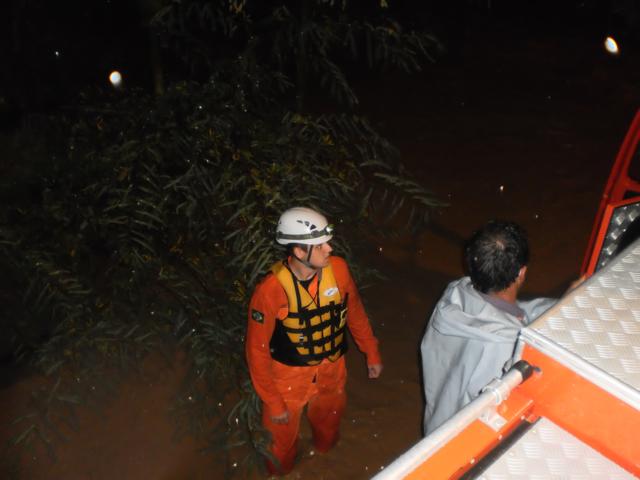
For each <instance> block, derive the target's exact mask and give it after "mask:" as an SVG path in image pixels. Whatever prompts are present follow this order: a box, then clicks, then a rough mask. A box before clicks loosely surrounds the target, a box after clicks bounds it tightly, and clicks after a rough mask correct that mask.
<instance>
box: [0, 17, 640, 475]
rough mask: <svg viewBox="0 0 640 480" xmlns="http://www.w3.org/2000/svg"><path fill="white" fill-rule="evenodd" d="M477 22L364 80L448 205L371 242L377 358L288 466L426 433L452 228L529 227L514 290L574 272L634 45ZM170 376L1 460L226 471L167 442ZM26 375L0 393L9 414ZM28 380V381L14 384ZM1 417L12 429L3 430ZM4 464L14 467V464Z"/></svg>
mask: <svg viewBox="0 0 640 480" xmlns="http://www.w3.org/2000/svg"><path fill="white" fill-rule="evenodd" d="M519 30H520V28H516V27H509V26H506V25H505V24H501V23H500V22H495V21H494V22H489V21H485V22H480V21H477V22H476V23H475V24H471V25H470V28H469V29H468V30H467V33H466V39H465V41H464V42H462V43H461V44H462V45H463V47H462V48H461V49H460V50H459V51H458V52H456V54H455V55H454V57H453V58H452V59H450V60H447V61H444V62H442V63H440V64H438V65H435V66H433V67H432V68H428V69H427V70H426V71H425V72H423V73H421V74H419V75H413V76H403V75H391V74H389V75H379V76H377V77H376V78H374V79H371V80H370V81H369V82H366V83H363V85H362V86H361V87H360V92H361V103H362V105H363V106H364V108H365V110H366V111H367V114H368V115H369V116H370V118H371V119H372V122H373V123H374V125H376V126H377V128H378V129H379V130H380V131H381V133H382V134H384V135H385V136H387V137H388V138H390V139H391V140H392V142H393V143H394V144H395V145H397V146H398V147H399V148H400V150H401V152H402V154H403V157H404V159H405V163H406V165H407V166H408V167H409V168H410V170H411V171H412V172H414V174H415V176H416V178H417V179H419V180H420V181H422V182H423V183H424V184H425V185H427V186H429V187H430V188H432V189H433V191H434V192H435V193H436V194H437V195H438V196H439V197H440V198H441V199H443V200H445V201H447V202H449V204H450V206H449V207H447V208H442V209H440V210H438V211H437V212H435V214H434V216H433V228H432V229H431V230H430V231H428V232H425V233H422V234H420V235H416V236H405V237H401V238H398V239H396V240H393V241H384V242H381V243H380V244H376V245H371V251H370V257H371V258H370V261H371V262H372V263H373V264H374V265H375V266H376V267H377V268H378V269H379V270H381V271H382V272H383V273H384V274H386V275H387V277H388V280H386V281H383V282H380V283H378V284H376V285H375V286H373V287H371V288H368V289H366V290H364V291H363V296H364V297H365V300H366V301H367V309H368V312H369V314H370V317H371V320H372V323H373V325H374V328H375V331H376V333H377V335H378V337H379V339H380V342H381V350H382V354H383V357H384V362H385V370H384V372H383V375H382V377H381V378H380V379H378V380H375V381H371V380H368V379H367V378H366V370H365V365H364V359H363V358H362V356H361V355H360V354H359V353H358V352H357V351H356V349H355V348H352V349H351V350H350V352H349V353H348V357H347V361H348V365H349V369H350V378H349V382H348V395H349V401H348V408H347V411H346V414H345V417H344V420H343V426H342V437H341V440H340V442H339V443H338V445H337V446H336V447H335V448H334V449H333V450H332V451H331V452H329V453H328V454H325V455H317V454H314V453H313V452H312V450H311V447H310V432H309V429H308V427H307V426H306V424H305V425H304V426H303V430H302V441H301V448H302V456H301V459H300V462H299V464H298V466H297V467H296V469H295V470H294V472H292V473H291V474H290V475H288V476H287V477H286V478H288V479H318V480H320V479H325V480H330V479H339V480H342V479H349V480H359V479H367V478H370V477H371V476H372V475H373V474H374V473H376V472H377V471H379V470H380V468H382V467H383V466H384V465H387V464H388V463H389V462H390V461H391V460H392V459H394V458H395V457H397V456H398V455H399V454H401V453H402V452H403V451H405V450H406V449H407V448H409V447H410V446H411V445H412V444H413V443H415V442H416V441H417V440H419V439H420V435H421V432H420V425H421V417H422V405H423V400H422V389H421V385H420V372H419V365H418V364H419V356H418V346H419V342H420V338H421V336H422V333H423V331H424V328H425V325H426V319H427V317H428V314H429V312H430V310H431V308H432V307H433V305H434V304H435V302H436V300H437V298H438V296H439V295H440V293H441V292H442V291H443V289H444V287H445V286H446V284H447V282H449V281H450V280H452V279H454V278H456V277H458V276H460V275H461V274H462V266H461V243H462V241H463V240H464V239H465V238H467V237H468V236H469V234H470V233H471V232H472V231H473V230H474V229H475V228H476V227H478V226H479V225H481V224H482V223H484V222H485V221H486V220H488V219H490V218H505V219H511V220H515V221H517V222H519V223H521V224H522V225H524V226H525V227H526V229H527V230H528V232H529V234H530V242H531V249H532V258H531V263H530V268H529V277H528V282H527V284H526V288H525V291H524V295H538V294H544V295H559V294H561V293H562V292H563V290H564V289H565V288H566V287H567V285H568V284H569V283H570V281H571V280H572V279H574V278H575V277H576V276H577V275H578V273H579V269H580V264H581V261H582V257H583V255H584V250H585V247H586V243H587V239H588V235H589V233H590V230H591V226H592V221H593V217H594V214H595V211H596V208H597V205H598V201H599V197H600V195H601V192H602V189H603V187H604V183H605V180H606V176H607V174H608V171H609V169H610V167H611V164H612V162H613V160H614V158H615V155H616V153H617V149H618V146H619V144H620V142H621V141H622V138H623V136H624V134H625V132H626V128H627V126H628V124H629V123H630V121H631V119H632V117H633V114H634V112H635V110H636V109H637V108H638V107H639V106H640V102H639V100H640V91H639V89H638V86H639V84H640V73H639V71H638V67H637V66H638V65H640V61H639V60H640V59H638V58H637V56H636V58H631V57H630V56H625V55H624V54H623V55H622V56H620V57H618V58H610V57H607V55H606V54H605V53H604V51H603V49H602V47H601V39H600V38H595V37H594V36H589V35H587V34H580V33H575V32H573V33H572V32H556V33H554V32H546V33H544V34H543V33H540V32H536V31H533V30H531V31H529V32H528V33H522V32H521V31H519ZM176 385H177V379H171V378H168V379H167V378H164V377H162V376H160V378H156V379H155V381H154V380H150V381H149V382H148V383H147V384H145V385H137V384H136V385H129V384H127V385H125V386H124V387H123V390H122V393H120V395H119V397H118V398H117V399H116V400H115V401H114V402H112V403H110V404H109V407H108V408H107V409H106V410H101V411H99V412H98V413H91V412H86V413H84V414H82V415H81V418H80V425H81V426H82V428H81V429H80V430H79V431H78V432H76V433H73V434H70V435H69V436H68V440H67V441H65V442H61V443H60V447H59V448H58V450H57V451H58V461H57V462H56V463H55V464H51V463H50V462H49V461H48V459H47V458H46V457H44V458H43V457H42V455H40V454H36V453H35V452H34V453H33V455H30V456H28V458H26V460H25V461H24V462H23V464H22V465H13V466H11V465H9V466H5V467H4V469H3V470H2V472H3V473H4V474H6V475H7V476H9V474H10V475H11V476H12V477H14V478H25V479H27V478H28V479H48V478H56V479H58V478H64V479H69V480H71V479H100V480H102V479H163V480H169V479H205V478H206V479H216V478H221V473H220V471H219V470H218V468H217V467H216V465H215V463H214V462H213V461H212V460H211V459H210V458H209V457H207V456H201V455H199V454H197V453H195V452H196V448H197V447H198V445H197V444H196V443H195V442H194V441H192V440H188V439H187V440H183V441H181V442H174V441H172V432H173V430H172V429H173V427H172V424H171V422H170V420H169V419H168V417H167V415H166V410H167V407H168V405H169V402H170V399H171V392H172V391H175V387H176ZM25 388H27V386H26V385H24V384H20V383H18V384H17V385H14V386H13V387H11V388H10V389H5V390H3V391H2V392H0V402H1V404H0V408H1V409H2V413H1V419H2V421H3V422H4V425H5V426H6V425H7V422H8V421H10V419H11V418H13V416H12V412H15V411H18V405H17V404H18V402H19V400H18V399H21V398H22V399H23V398H24V394H25V392H24V389H25ZM21 389H22V390H21ZM5 430H6V429H5ZM9 478H10V477H9Z"/></svg>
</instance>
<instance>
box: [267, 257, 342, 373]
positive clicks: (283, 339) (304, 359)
mask: <svg viewBox="0 0 640 480" xmlns="http://www.w3.org/2000/svg"><path fill="white" fill-rule="evenodd" d="M271 271H272V272H273V274H274V275H275V277H276V278H277V279H278V281H279V282H280V285H282V288H284V291H285V293H286V294H287V299H288V302H289V307H288V308H289V313H288V314H287V317H286V318H284V319H278V320H277V321H276V327H275V329H274V331H273V335H272V337H271V342H270V343H269V347H270V349H271V357H272V358H273V359H275V360H277V361H278V362H280V363H284V364H285V365H292V366H305V365H317V364H319V363H320V362H321V361H322V360H324V359H325V358H328V359H329V360H330V361H332V362H335V361H336V360H337V359H338V358H340V357H341V356H342V355H343V354H344V353H345V352H346V351H347V338H346V331H345V327H346V323H347V322H346V319H347V300H348V296H349V294H347V295H346V296H345V298H344V301H341V298H340V291H339V290H338V284H337V282H336V279H335V277H334V275H333V270H332V269H331V266H330V265H329V266H327V267H325V268H323V269H322V270H320V271H319V272H318V279H317V281H318V290H317V294H316V295H315V297H312V296H311V294H310V293H309V292H308V291H307V289H306V288H304V287H303V286H302V285H301V284H300V281H299V280H298V279H296V277H295V275H294V274H293V272H292V271H291V270H290V269H289V267H288V265H287V264H286V263H285V262H278V263H276V264H275V265H274V266H273V267H271Z"/></svg>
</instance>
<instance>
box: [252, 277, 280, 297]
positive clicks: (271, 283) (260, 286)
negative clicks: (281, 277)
mask: <svg viewBox="0 0 640 480" xmlns="http://www.w3.org/2000/svg"><path fill="white" fill-rule="evenodd" d="M277 288H281V287H280V282H278V279H277V278H276V276H275V275H274V274H273V272H268V273H266V274H265V275H264V276H263V277H262V278H261V279H260V280H259V281H258V283H257V284H256V287H255V289H254V295H255V294H264V293H267V292H271V291H273V290H275V289H277Z"/></svg>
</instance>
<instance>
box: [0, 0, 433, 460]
mask: <svg viewBox="0 0 640 480" xmlns="http://www.w3.org/2000/svg"><path fill="white" fill-rule="evenodd" d="M294 3H295V2H292V3H291V5H294ZM256 5H257V3H256ZM305 5H306V6H307V7H310V8H311V11H310V12H308V13H307V14H306V15H308V16H307V17H305V18H306V22H307V23H303V24H299V25H298V26H297V27H296V26H295V25H294V26H292V25H291V22H292V19H291V18H290V15H291V13H290V8H292V7H291V6H289V7H287V6H285V5H284V4H283V5H280V6H278V7H274V8H271V7H269V9H267V10H268V11H262V12H261V13H262V15H261V16H259V15H257V14H256V13H255V11H253V10H251V9H250V8H249V7H250V6H251V7H254V4H253V3H251V5H250V4H249V2H246V3H245V2H234V1H218V2H200V1H196V2H174V3H172V4H171V5H170V6H169V7H167V9H165V10H163V11H161V12H160V13H159V14H158V15H157V17H156V18H157V20H156V21H157V22H165V23H164V24H162V23H161V24H162V25H165V26H166V31H167V32H174V30H175V29H176V28H177V27H176V25H183V23H182V22H183V20H184V23H189V25H188V28H187V26H184V25H183V26H182V28H181V29H179V32H178V33H179V34H180V35H181V42H182V43H180V45H181V47H180V51H182V52H183V53H184V55H185V56H186V57H188V59H190V60H191V61H196V62H197V61H199V60H202V57H200V56H198V54H196V53H193V52H194V51H193V50H191V49H190V45H192V44H196V45H200V43H198V42H205V40H203V37H202V36H198V35H196V33H201V32H200V31H199V30H198V29H197V28H195V27H194V25H193V21H191V20H190V19H191V17H194V16H195V17H196V18H197V19H198V20H199V22H200V23H198V24H197V25H200V26H202V24H203V23H205V24H208V25H209V27H210V30H212V31H213V33H215V34H216V35H222V36H223V37H224V38H225V39H226V43H225V44H224V47H220V46H219V45H210V46H207V48H205V47H202V48H200V49H196V50H197V51H198V52H199V53H202V54H203V52H207V54H208V55H212V56H211V57H209V59H210V62H211V63H210V69H209V70H207V71H206V75H205V76H206V80H204V81H195V80H192V81H176V82H173V83H168V84H167V85H168V86H167V87H166V90H165V91H164V92H163V93H162V94H160V95H153V94H151V93H146V92H143V91H138V90H133V91H123V92H116V93H115V94H114V95H112V96H111V97H110V98H104V97H99V98H97V97H95V96H93V95H86V96H84V97H83V98H82V99H81V102H80V103H79V105H78V106H77V108H75V110H74V114H73V115H67V116H66V117H59V118H56V119H55V121H56V128H57V131H58V132H60V131H62V132H67V133H66V137H63V138H66V139H67V140H65V141H64V142H59V141H57V142H49V143H48V144H47V148H48V150H47V153H46V154H45V158H44V161H42V160H38V158H40V157H38V156H34V157H33V158H32V159H31V163H26V164H24V165H22V166H21V167H20V168H19V169H16V175H15V178H14V181H13V182H12V188H11V189H8V190H7V193H8V195H7V200H8V201H7V202H5V203H3V205H2V207H0V221H1V228H0V267H1V268H2V270H3V272H6V273H5V276H6V278H7V279H10V281H6V282H5V283H6V285H5V288H4V289H3V291H9V290H10V291H11V292H13V293H15V295H11V296H10V298H11V299H12V300H11V301H10V302H7V303H6V304H5V305H4V306H3V309H4V312H3V314H4V315H7V316H9V315H10V316H11V318H14V319H15V321H14V322H13V323H12V324H11V325H10V326H9V328H10V329H11V331H12V332H11V333H12V336H13V339H14V343H15V348H16V354H17V355H18V357H19V358H21V359H22V360H24V361H28V362H30V363H31V364H32V365H34V366H35V367H37V368H38V369H39V371H41V372H43V373H45V374H46V375H49V376H51V377H52V378H54V379H56V380H55V381H54V387H53V388H52V389H51V390H50V391H47V392H44V394H43V395H41V396H40V397H39V398H40V399H41V401H40V402H39V403H38V405H39V407H38V408H36V409H35V412H36V413H37V415H34V416H27V417H25V418H23V419H20V420H21V421H23V422H24V424H25V426H26V427H25V430H24V432H23V433H22V435H21V436H19V437H18V438H17V439H16V442H17V443H22V442H26V441H27V440H28V439H29V438H31V437H34V436H36V435H39V438H40V439H41V440H44V441H45V443H47V444H51V434H50V433H47V432H48V431H49V430H51V429H55V423H56V422H57V421H60V419H61V418H63V417H60V414H59V413H54V412H59V411H60V410H59V407H60V406H63V407H64V408H67V406H69V405H76V404H78V403H84V402H87V401H90V397H91V391H90V390H91V388H89V390H87V388H88V387H89V386H91V387H95V385H96V383H95V378H97V377H98V375H100V376H106V375H107V374H108V373H110V372H113V369H114V368H120V369H122V370H125V371H126V370H128V369H130V368H135V366H136V365H138V364H139V363H140V361H141V359H143V358H144V357H146V356H147V355H148V354H149V353H150V352H158V351H163V350H164V349H166V348H167V347H171V346H173V347H175V346H176V345H177V346H179V348H182V349H184V350H185V351H186V352H187V354H188V360H189V362H190V365H191V368H190V369H189V373H188V375H187V378H185V381H184V385H183V391H182V392H180V393H179V394H177V401H176V407H175V410H174V414H175V417H176V419H178V420H179V422H178V430H179V431H178V433H179V434H182V433H191V434H197V435H202V436H203V437H204V438H206V439H208V440H209V441H210V443H211V444H212V446H218V447H221V448H222V447H225V448H228V449H232V447H235V446H239V447H241V448H244V447H246V446H247V445H248V446H251V447H253V448H250V449H248V450H246V449H245V450H243V452H253V453H260V454H265V445H266V443H265V438H264V435H263V432H262V431H261V428H260V422H259V407H260V404H259V401H258V399H257V397H256V395H255V393H254V391H253V389H252V387H251V384H250V381H249V378H248V375H247V372H246V367H245V364H244V354H243V341H244V329H245V326H246V309H247V304H248V300H249V297H250V295H251V292H252V290H253V287H254V285H255V283H256V282H257V280H258V279H259V278H260V276H261V275H262V274H264V273H265V272H267V271H268V269H269V267H270V265H272V264H273V262H275V261H276V260H277V259H278V258H280V257H281V256H282V255H283V252H282V251H281V250H279V249H278V247H277V246H276V245H275V242H274V241H273V234H274V227H275V222H276V221H277V218H278V215H279V214H280V213H281V212H282V211H283V210H284V209H286V208H289V207H291V206H294V205H305V206H310V207H313V208H316V209H318V210H320V211H323V212H324V213H325V214H327V215H328V217H329V218H331V219H332V220H333V221H334V223H335V224H336V226H337V237H336V242H335V244H336V247H337V250H338V251H339V252H340V253H342V254H343V255H347V256H350V254H351V247H352V246H353V245H357V244H358V242H362V241H363V239H367V238H371V235H372V232H373V233H376V232H377V233H380V232H384V231H385V230H389V228H390V227H389V223H388V222H389V221H394V225H397V224H398V223H397V219H398V218H400V217H402V218H404V220H405V222H406V225H407V226H408V227H409V228H420V227H422V226H424V225H425V224H426V222H427V220H428V214H429V211H430V208H431V207H433V206H434V205H437V204H438V202H437V200H436V199H435V198H434V197H433V196H432V195H431V193H430V192H429V191H427V190H426V189H425V188H424V187H422V186H421V185H419V184H417V183H416V182H415V181H413V180H412V179H411V178H410V176H409V175H408V174H406V173H405V172H404V171H403V169H402V166H401V164H400V163H399V159H398V154H397V152H396V151H395V149H394V148H393V147H392V146H391V145H390V144H389V143H388V142H387V141H386V140H385V139H384V138H382V137H380V136H379V135H378V134H377V133H376V132H375V131H374V130H373V129H372V128H371V126H370V125H369V124H368V122H367V121H366V120H365V119H364V118H362V117H359V116H357V115H355V114H354V113H353V112H351V113H350V112H346V113H340V112H338V113H331V114H328V113H325V114H317V113H310V112H309V111H308V110H305V109H303V108H300V107H301V106H302V103H301V102H300V101H299V100H300V95H301V94H300V92H301V90H300V89H297V87H298V86H299V84H298V83H297V82H298V81H299V80H300V77H296V75H295V74H294V75H293V76H292V75H290V74H287V72H289V73H290V72H291V71H292V72H299V70H298V69H296V68H293V69H291V70H288V68H287V66H286V64H287V63H288V62H289V60H291V59H294V60H295V59H296V58H299V55H297V53H296V51H295V48H293V47H294V45H293V44H292V43H291V38H292V37H295V36H296V35H297V33H296V32H295V31H294V30H291V29H292V28H300V25H303V26H304V28H308V29H309V30H308V32H307V33H305V35H308V37H309V41H308V43H305V44H304V45H303V46H302V47H301V48H303V49H304V55H303V57H304V58H305V59H307V60H308V62H307V60H305V67H304V73H305V75H306V74H307V73H314V74H318V75H319V77H318V78H320V80H321V83H322V82H325V84H326V85H327V86H328V89H329V91H330V92H331V93H333V94H334V95H335V96H336V97H337V98H338V99H342V100H347V102H348V103H349V104H351V105H352V104H353V103H354V100H355V95H354V94H353V92H352V91H351V89H350V87H349V85H348V83H347V82H346V79H345V76H344V74H343V73H342V71H341V69H340V68H339V67H338V64H337V63H335V62H333V61H332V60H330V59H331V58H332V54H333V52H334V51H335V49H336V48H338V47H339V45H341V42H345V41H347V44H348V45H351V43H353V45H354V46H353V47H352V48H353V53H356V52H357V51H358V50H357V49H356V47H355V45H356V41H355V36H356V33H358V34H359V35H364V38H365V40H366V39H369V40H370V41H371V44H372V45H373V44H375V45H378V46H377V47H375V49H374V50H372V52H373V53H371V58H370V60H371V62H372V63H375V62H379V61H383V62H387V63H389V64H392V65H398V66H401V67H406V68H409V69H415V68H417V67H418V66H419V64H420V61H421V60H419V59H418V53H419V52H421V53H425V51H426V47H425V46H424V41H425V40H424V39H425V38H426V37H425V36H424V35H422V34H420V35H419V34H416V33H410V34H406V35H407V37H406V38H405V37H404V36H405V34H400V33H399V32H400V27H399V26H397V25H395V24H393V22H391V23H390V21H388V20H385V21H386V22H387V23H386V24H387V25H391V26H392V27H391V26H388V27H384V28H391V29H392V31H384V30H380V28H383V27H374V26H373V24H369V23H367V22H364V21H354V23H352V24H349V23H348V22H347V20H346V18H347V16H346V15H347V13H348V9H347V7H348V4H347V3H346V2H343V3H342V4H339V3H335V4H334V3H333V2H325V1H317V2H306V4H305ZM260 8H266V7H259V6H255V9H257V10H260ZM301 8H302V7H301ZM331 12H334V13H336V12H337V13H336V15H337V16H338V18H337V19H331V18H330V17H328V16H327V15H328V14H329V13H331ZM183 17H184V18H183ZM181 19H182V20H181ZM323 25H324V26H323ZM393 25H395V26H393ZM262 29H264V30H265V31H268V36H269V42H267V41H266V40H265V39H264V37H265V35H266V34H263V33H261V34H260V35H261V36H260V39H259V41H258V40H256V35H257V33H256V32H257V31H261V30H262ZM167 38H172V37H171V36H169V37H167ZM204 38H205V39H206V38H208V37H206V36H205V37H204ZM381 38H382V40H381ZM374 40H375V42H374ZM365 44H366V42H365ZM230 45H231V46H233V45H236V46H237V48H236V50H234V51H230V50H228V48H231V47H230ZM380 45H382V46H380ZM217 48H219V49H218V50H216V49H217ZM292 48H293V50H291V51H290V53H291V55H292V57H288V56H287V55H288V54H285V53H286V52H289V49H292ZM371 48H373V47H371ZM266 50H268V51H271V53H272V54H271V55H270V56H269V57H268V61H265V62H261V61H259V59H260V58H261V56H260V55H258V51H262V52H264V51H266ZM422 50H425V51H422ZM365 51H368V50H367V49H366V48H365ZM212 52H213V53H212ZM247 52H249V53H247ZM298 53H300V52H298ZM214 54H215V55H214ZM191 55H193V56H191ZM323 79H326V80H323ZM287 98H289V99H291V98H298V101H297V102H296V101H287ZM294 106H295V107H296V108H294ZM54 138H55V139H59V138H60V136H59V135H56V136H55V137H54ZM25 189H26V190H25ZM25 191H27V192H31V194H24V193H22V194H20V193H18V192H25ZM8 297H9V296H8ZM107 387H108V384H102V385H100V388H107ZM55 408H58V410H55ZM231 470H233V469H231ZM231 470H230V471H231Z"/></svg>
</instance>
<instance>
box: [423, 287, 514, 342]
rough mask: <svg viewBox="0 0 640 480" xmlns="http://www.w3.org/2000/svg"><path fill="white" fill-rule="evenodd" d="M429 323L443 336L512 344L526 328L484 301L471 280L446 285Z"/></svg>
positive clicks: (510, 315) (512, 316)
mask: <svg viewBox="0 0 640 480" xmlns="http://www.w3.org/2000/svg"><path fill="white" fill-rule="evenodd" d="M430 321H431V322H432V327H433V328H434V329H435V330H437V331H438V332H439V333H441V334H442V335H452V336H457V337H462V338H470V339H477V340H483V341H491V342H513V338H514V334H516V335H517V332H518V331H519V330H520V329H521V328H522V327H523V326H524V323H523V322H522V320H520V319H519V318H518V317H516V316H515V315H512V314H509V313H507V312H505V311H502V310H498V309H497V308H496V307H494V306H493V305H491V304H490V303H488V302H487V301H486V300H485V299H484V298H482V297H481V296H480V294H479V293H478V291H477V290H476V289H475V288H474V287H473V285H472V283H471V279H470V278H469V277H463V278H461V279H459V280H456V281H454V282H451V283H450V284H449V285H448V286H447V289H446V290H445V292H444V294H443V295H442V297H441V298H440V301H439V302H438V305H437V306H436V308H435V309H434V312H433V315H432V317H431V320H430Z"/></svg>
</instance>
